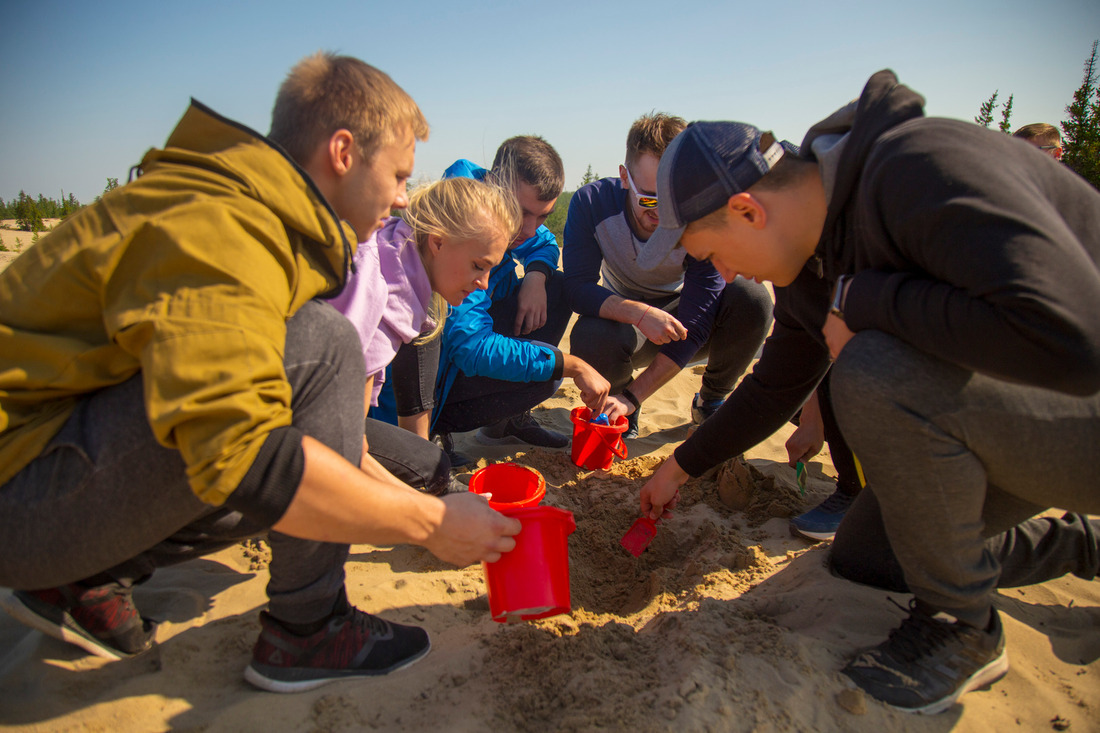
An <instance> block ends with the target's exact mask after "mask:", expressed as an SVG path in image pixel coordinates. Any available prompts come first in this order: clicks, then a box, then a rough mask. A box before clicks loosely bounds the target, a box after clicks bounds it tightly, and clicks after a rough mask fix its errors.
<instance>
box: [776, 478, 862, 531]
mask: <svg viewBox="0 0 1100 733" xmlns="http://www.w3.org/2000/svg"><path fill="white" fill-rule="evenodd" d="M854 500H855V497H854V496H849V495H848V494H845V493H844V492H842V491H841V490H840V489H837V490H836V491H834V492H833V493H832V495H831V496H829V498H828V499H826V500H825V501H823V502H821V503H820V504H818V505H817V506H815V507H814V508H813V509H811V510H810V511H808V512H806V513H805V514H800V515H798V516H797V517H792V518H791V525H790V526H791V534H793V535H794V536H795V537H803V538H805V539H807V540H812V541H814V542H820V541H821V540H831V539H832V538H833V537H834V536H835V535H836V528H837V527H838V526H840V520H841V519H844V515H845V514H847V513H848V507H850V506H852V502H853V501H854Z"/></svg>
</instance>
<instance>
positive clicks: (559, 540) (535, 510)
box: [481, 506, 577, 623]
mask: <svg viewBox="0 0 1100 733" xmlns="http://www.w3.org/2000/svg"><path fill="white" fill-rule="evenodd" d="M501 513H502V514H506V515H507V516H509V517H515V518H516V519H518V520H519V521H520V523H522V524H523V529H521V530H520V533H519V534H518V535H516V537H515V540H516V546H515V549H513V550H512V551H511V552H506V553H504V554H503V555H501V556H500V559H499V560H497V561H496V562H483V563H482V564H481V567H483V568H484V569H485V584H486V586H487V587H488V591H489V613H490V614H492V616H493V620H494V621H499V622H501V623H505V622H512V621H530V620H532V619H536V618H546V617H547V616H556V615H558V614H559V613H569V610H570V608H571V606H570V602H569V535H571V534H573V532H574V531H575V530H576V529H577V524H576V522H575V521H573V512H567V511H565V510H564V509H558V508H556V507H551V506H531V507H519V508H516V509H506V510H504V511H502V512H501Z"/></svg>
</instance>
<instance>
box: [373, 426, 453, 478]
mask: <svg viewBox="0 0 1100 733" xmlns="http://www.w3.org/2000/svg"><path fill="white" fill-rule="evenodd" d="M365 429H366V436H367V453H369V454H370V456H371V457H372V458H374V459H375V460H376V461H378V462H379V463H380V464H381V465H382V467H383V468H384V469H386V470H387V471H389V472H390V473H392V474H393V475H394V476H396V477H397V478H399V479H401V480H402V481H403V482H405V483H406V484H408V485H409V486H412V487H413V488H416V489H420V488H422V489H424V490H425V491H427V492H428V493H429V494H434V495H435V496H442V495H443V494H445V493H447V490H448V489H449V488H450V487H451V461H450V459H449V458H447V454H446V453H444V452H443V451H442V450H441V449H440V448H439V446H437V445H436V444H435V443H431V442H429V441H427V440H424V439H423V438H421V437H420V436H419V435H414V434H413V433H410V432H409V431H407V430H405V429H403V428H399V427H397V426H396V425H390V424H389V423H385V422H382V421H380V420H372V419H370V418H367V420H366V425H365Z"/></svg>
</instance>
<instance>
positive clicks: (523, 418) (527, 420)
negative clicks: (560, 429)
mask: <svg viewBox="0 0 1100 733" xmlns="http://www.w3.org/2000/svg"><path fill="white" fill-rule="evenodd" d="M512 427H515V428H541V427H542V426H541V425H539V423H538V421H537V420H535V416H534V415H532V414H531V413H530V412H525V413H523V414H522V415H517V416H516V417H513V418H512Z"/></svg>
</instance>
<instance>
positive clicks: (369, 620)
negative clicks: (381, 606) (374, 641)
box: [341, 608, 389, 638]
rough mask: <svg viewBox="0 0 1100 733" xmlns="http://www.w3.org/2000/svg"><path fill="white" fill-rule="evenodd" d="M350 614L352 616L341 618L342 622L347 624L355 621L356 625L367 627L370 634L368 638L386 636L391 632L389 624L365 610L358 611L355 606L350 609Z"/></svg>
mask: <svg viewBox="0 0 1100 733" xmlns="http://www.w3.org/2000/svg"><path fill="white" fill-rule="evenodd" d="M348 616H350V618H348V617H345V618H343V619H341V623H342V624H346V623H349V622H350V623H354V624H355V625H356V626H359V627H362V628H365V629H366V631H367V633H368V634H369V636H368V637H367V638H371V637H374V636H384V635H386V634H387V633H388V632H389V624H387V623H386V622H385V621H384V620H382V619H380V618H378V617H377V616H374V615H372V614H369V613H366V612H364V611H360V612H356V610H355V609H354V608H353V609H351V610H350V612H349V614H348Z"/></svg>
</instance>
